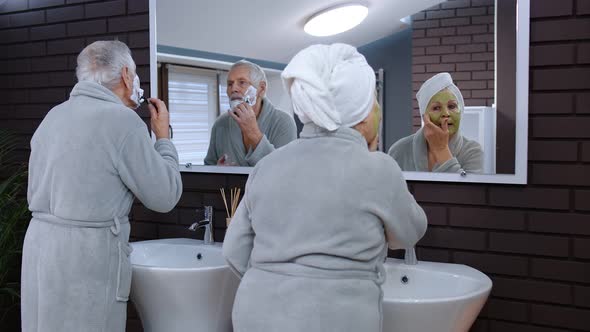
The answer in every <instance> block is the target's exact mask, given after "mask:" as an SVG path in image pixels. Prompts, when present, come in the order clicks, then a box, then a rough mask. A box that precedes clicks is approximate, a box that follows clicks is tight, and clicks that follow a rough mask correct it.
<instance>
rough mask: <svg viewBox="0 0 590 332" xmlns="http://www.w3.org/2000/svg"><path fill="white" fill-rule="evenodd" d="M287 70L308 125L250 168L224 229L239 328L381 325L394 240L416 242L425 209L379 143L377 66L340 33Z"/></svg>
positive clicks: (370, 328)
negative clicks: (237, 279) (236, 282)
mask: <svg viewBox="0 0 590 332" xmlns="http://www.w3.org/2000/svg"><path fill="white" fill-rule="evenodd" d="M282 77H283V80H284V82H285V85H286V86H287V87H288V91H289V93H290V94H291V97H292V101H293V108H294V111H295V113H296V114H297V116H299V118H300V120H301V122H302V123H304V127H303V131H302V132H301V138H300V139H298V140H296V141H295V142H293V143H291V144H289V145H287V146H285V147H284V148H282V149H280V150H278V151H275V152H274V153H272V154H270V155H269V156H267V157H266V158H264V159H263V160H261V161H260V162H259V163H258V164H257V165H256V166H255V167H254V169H253V170H252V172H251V174H250V176H249V178H248V182H247V184H246V192H245V196H244V198H243V199H242V201H241V203H240V205H239V207H238V209H237V211H236V215H235V216H234V217H233V218H232V222H231V224H230V225H229V229H228V231H227V233H226V235H225V241H224V244H223V254H224V256H225V258H226V260H227V261H228V263H229V265H230V267H232V269H233V270H234V271H235V272H237V273H238V275H240V276H242V281H241V283H240V286H239V288H238V291H237V293H236V297H235V302H234V308H233V313H232V320H233V326H234V331H236V332H250V331H252V332H254V331H282V332H299V331H311V332H313V331H317V332H320V331H339V332H346V331H351V332H357V331H363V332H380V331H381V326H380V324H381V318H382V317H381V296H382V292H381V287H380V285H381V283H382V282H383V278H384V277H385V275H384V271H383V260H384V258H385V257H386V254H387V245H388V244H389V247H390V248H407V247H412V246H413V245H414V244H415V243H416V242H417V241H418V240H419V239H420V238H421V237H422V235H423V234H424V232H425V230H426V215H425V214H424V211H423V210H422V208H420V206H419V205H418V204H417V203H416V201H415V200H414V198H413V197H412V195H411V194H410V193H409V192H408V188H407V186H406V182H405V181H404V178H403V175H402V172H401V170H400V168H399V166H398V165H397V164H396V163H395V161H394V160H393V159H392V158H390V157H389V156H387V155H386V154H384V153H381V152H372V151H374V150H375V149H376V146H377V140H378V138H377V132H378V128H379V122H380V116H381V115H380V113H381V112H380V108H379V104H378V103H377V101H376V98H375V74H374V72H373V69H372V68H371V67H370V66H369V65H368V64H367V62H366V60H365V58H364V57H363V56H362V55H361V54H360V53H358V52H357V51H356V49H355V48H354V47H352V46H349V45H344V44H333V45H329V46H328V45H314V46H310V47H308V48H306V49H304V50H303V51H301V52H299V53H298V54H297V55H295V57H293V59H292V60H291V62H290V63H289V64H288V65H287V68H285V71H284V72H283V74H282ZM285 174H288V176H285ZM269 285H272V287H269Z"/></svg>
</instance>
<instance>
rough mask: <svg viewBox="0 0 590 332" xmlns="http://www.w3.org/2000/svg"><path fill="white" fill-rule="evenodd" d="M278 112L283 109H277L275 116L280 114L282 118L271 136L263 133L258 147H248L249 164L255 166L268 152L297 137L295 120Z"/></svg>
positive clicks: (247, 157) (247, 160)
mask: <svg viewBox="0 0 590 332" xmlns="http://www.w3.org/2000/svg"><path fill="white" fill-rule="evenodd" d="M278 112H282V111H277V112H276V113H275V115H274V116H280V120H278V121H277V122H276V128H272V131H271V134H270V135H269V136H270V137H267V135H263V136H262V139H261V140H260V142H259V143H258V145H257V146H256V149H254V150H252V149H251V148H250V149H248V153H247V154H246V162H247V163H248V165H249V166H255V165H256V163H258V162H259V161H260V159H262V158H263V157H264V156H266V155H267V154H269V153H271V152H273V151H274V150H275V149H278V148H280V147H281V146H283V145H287V144H288V143H289V142H291V141H294V140H295V139H297V126H296V125H295V120H294V119H293V118H292V117H290V116H288V115H287V114H282V113H278Z"/></svg>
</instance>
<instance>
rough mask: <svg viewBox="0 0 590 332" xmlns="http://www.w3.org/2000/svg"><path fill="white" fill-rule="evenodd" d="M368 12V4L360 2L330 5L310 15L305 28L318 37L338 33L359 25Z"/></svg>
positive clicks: (307, 31)
mask: <svg viewBox="0 0 590 332" xmlns="http://www.w3.org/2000/svg"><path fill="white" fill-rule="evenodd" d="M368 13H369V9H368V8H367V6H364V5H359V4H345V5H339V6H335V7H330V8H328V9H325V10H322V11H321V12H318V13H316V14H315V15H313V16H312V17H310V18H309V19H308V20H307V22H306V23H305V26H304V27H303V30H304V31H305V32H306V33H308V34H310V35H312V36H316V37H326V36H332V35H336V34H339V33H342V32H344V31H348V30H350V29H352V28H354V27H356V26H357V25H359V24H360V23H361V22H362V21H363V20H364V19H365V18H366V17H367V14H368Z"/></svg>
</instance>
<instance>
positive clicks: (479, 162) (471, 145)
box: [388, 128, 483, 174]
mask: <svg viewBox="0 0 590 332" xmlns="http://www.w3.org/2000/svg"><path fill="white" fill-rule="evenodd" d="M449 149H450V150H451V155H452V156H453V158H451V159H449V160H447V161H446V162H444V163H442V164H435V165H434V167H433V168H432V172H446V173H458V172H461V170H464V171H465V172H467V173H476V174H477V173H482V172H483V150H482V149H481V146H480V145H479V143H477V142H476V141H472V140H470V139H467V138H466V137H464V136H461V135H460V134H456V135H454V136H453V137H451V139H450V140H449ZM388 154H389V155H390V156H392V157H393V159H395V161H397V163H398V164H399V166H400V168H401V169H402V171H411V172H428V171H429V170H428V144H427V142H426V139H425V138H424V133H423V128H420V129H419V130H418V131H417V132H416V133H415V134H412V135H410V136H406V137H404V138H402V139H400V140H399V141H397V142H395V143H394V144H393V145H392V146H391V148H389V152H388Z"/></svg>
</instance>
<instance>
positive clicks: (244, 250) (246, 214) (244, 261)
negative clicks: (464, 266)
mask: <svg viewBox="0 0 590 332" xmlns="http://www.w3.org/2000/svg"><path fill="white" fill-rule="evenodd" d="M255 172H256V168H255V169H254V170H252V174H250V176H249V177H248V181H247V182H246V189H245V192H244V197H243V198H242V201H241V202H240V204H239V205H238V208H237V210H236V213H235V215H234V216H233V218H232V220H231V223H230V224H229V227H228V228H227V232H226V233H225V239H224V240H223V257H224V258H225V260H226V261H227V263H228V265H229V267H230V268H231V270H232V271H234V273H236V274H237V275H238V276H239V277H240V278H241V277H242V276H243V275H244V273H246V270H248V268H249V266H250V256H251V254H252V249H253V248H254V237H255V236H256V234H255V233H254V229H253V228H252V219H251V218H250V207H249V190H250V186H251V184H252V179H253V177H254V175H255Z"/></svg>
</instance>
